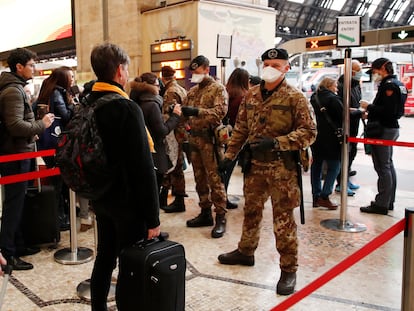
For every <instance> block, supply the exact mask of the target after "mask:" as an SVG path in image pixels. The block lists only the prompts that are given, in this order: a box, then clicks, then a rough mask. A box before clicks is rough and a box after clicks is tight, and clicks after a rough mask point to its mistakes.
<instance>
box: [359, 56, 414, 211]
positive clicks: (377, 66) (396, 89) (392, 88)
mask: <svg viewBox="0 0 414 311" xmlns="http://www.w3.org/2000/svg"><path fill="white" fill-rule="evenodd" d="M368 73H371V74H372V79H373V80H374V81H375V82H379V85H378V91H377V95H376V96H375V99H374V101H373V103H372V104H368V103H367V102H361V108H363V109H365V110H366V113H367V114H368V123H367V128H369V127H372V126H373V125H375V127H376V128H377V130H378V132H379V134H378V136H376V137H371V138H378V139H386V140H397V138H398V136H399V135H400V130H399V127H400V126H399V124H398V119H399V118H400V117H401V116H402V115H403V114H404V104H405V101H406V100H407V88H406V87H405V86H404V84H403V83H402V82H400V81H398V79H397V76H396V75H394V69H393V66H392V62H391V61H390V60H389V59H387V58H383V57H381V58H378V59H376V60H374V62H373V63H372V65H371V69H370V70H369V71H368ZM367 134H368V135H369V133H368V132H367ZM392 149H393V148H392V146H383V145H372V153H371V155H372V162H373V163H374V169H375V171H376V172H377V175H378V182H377V187H378V193H377V195H376V196H375V201H372V202H371V203H370V205H368V206H363V207H361V208H360V210H361V212H363V213H374V214H381V215H387V214H388V210H393V209H394V201H395V191H396V188H397V176H396V173H395V168H394V163H393V161H392V152H393V151H392Z"/></svg>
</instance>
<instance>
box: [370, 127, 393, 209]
mask: <svg viewBox="0 0 414 311" xmlns="http://www.w3.org/2000/svg"><path fill="white" fill-rule="evenodd" d="M399 135H400V131H399V129H398V128H384V133H383V135H382V137H381V138H380V139H386V140H397V138H398V136H399ZM392 148H393V147H392V146H379V145H372V152H371V155H372V162H373V163H374V169H375V171H376V172H377V175H378V181H377V188H378V193H377V195H376V196H375V204H376V205H378V206H381V207H387V208H388V207H389V206H390V205H391V204H393V203H394V201H395V191H396V189H397V175H396V173H395V168H394V162H393V161H392V153H393V149H392Z"/></svg>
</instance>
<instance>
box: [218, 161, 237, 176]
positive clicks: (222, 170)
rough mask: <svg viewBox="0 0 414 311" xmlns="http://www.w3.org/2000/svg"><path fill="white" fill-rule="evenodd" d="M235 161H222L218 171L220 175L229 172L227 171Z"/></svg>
mask: <svg viewBox="0 0 414 311" xmlns="http://www.w3.org/2000/svg"><path fill="white" fill-rule="evenodd" d="M232 162H233V161H232V160H230V159H229V158H224V160H221V161H220V163H219V165H218V170H219V172H220V173H225V172H226V171H227V169H228V168H229V167H230V165H231V163H232Z"/></svg>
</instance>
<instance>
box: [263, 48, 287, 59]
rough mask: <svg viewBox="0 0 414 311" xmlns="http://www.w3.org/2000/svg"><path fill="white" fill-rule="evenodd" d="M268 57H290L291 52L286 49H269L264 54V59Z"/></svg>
mask: <svg viewBox="0 0 414 311" xmlns="http://www.w3.org/2000/svg"><path fill="white" fill-rule="evenodd" d="M266 59H286V60H288V59H289V54H288V52H287V51H286V50H285V49H277V48H273V49H269V50H267V51H266V52H264V53H263V54H262V60H266Z"/></svg>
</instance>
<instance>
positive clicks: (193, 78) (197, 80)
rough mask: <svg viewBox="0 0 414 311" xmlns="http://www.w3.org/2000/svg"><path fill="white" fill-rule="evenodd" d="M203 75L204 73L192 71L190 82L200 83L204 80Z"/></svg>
mask: <svg viewBox="0 0 414 311" xmlns="http://www.w3.org/2000/svg"><path fill="white" fill-rule="evenodd" d="M205 76H206V75H205V74H202V73H193V75H192V76H191V83H200V82H201V81H203V80H204V78H205Z"/></svg>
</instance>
